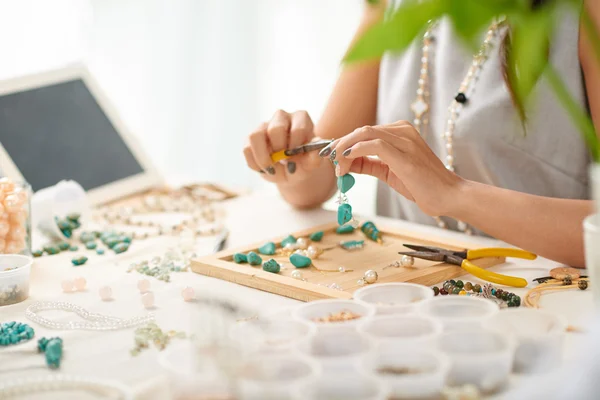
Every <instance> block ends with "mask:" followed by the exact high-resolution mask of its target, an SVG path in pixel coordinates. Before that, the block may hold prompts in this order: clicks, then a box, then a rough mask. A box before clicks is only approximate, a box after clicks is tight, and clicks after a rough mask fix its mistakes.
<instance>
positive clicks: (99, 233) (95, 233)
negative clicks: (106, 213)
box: [92, 231, 102, 239]
mask: <svg viewBox="0 0 600 400" xmlns="http://www.w3.org/2000/svg"><path fill="white" fill-rule="evenodd" d="M92 233H93V234H94V236H96V239H98V238H99V237H100V236H101V235H102V232H100V231H93V232H92Z"/></svg>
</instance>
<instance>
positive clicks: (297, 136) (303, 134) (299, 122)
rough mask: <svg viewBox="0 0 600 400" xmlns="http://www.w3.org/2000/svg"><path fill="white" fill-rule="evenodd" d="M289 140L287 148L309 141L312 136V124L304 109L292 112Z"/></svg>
mask: <svg viewBox="0 0 600 400" xmlns="http://www.w3.org/2000/svg"><path fill="white" fill-rule="evenodd" d="M291 120H292V121H291V128H290V140H289V144H288V148H290V149H291V148H294V147H297V146H300V145H303V144H305V143H308V142H310V140H311V139H312V138H313V137H314V133H313V131H314V125H313V122H312V120H311V119H310V116H309V115H308V113H307V112H306V111H296V112H295V113H293V114H292V118H291Z"/></svg>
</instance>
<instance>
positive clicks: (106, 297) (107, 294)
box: [98, 286, 112, 301]
mask: <svg viewBox="0 0 600 400" xmlns="http://www.w3.org/2000/svg"><path fill="white" fill-rule="evenodd" d="M98 294H99V295H100V298H101V299H102V301H110V300H111V299H112V289H111V288H110V286H102V287H101V288H100V290H98Z"/></svg>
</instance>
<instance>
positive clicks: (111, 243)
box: [104, 236, 122, 250]
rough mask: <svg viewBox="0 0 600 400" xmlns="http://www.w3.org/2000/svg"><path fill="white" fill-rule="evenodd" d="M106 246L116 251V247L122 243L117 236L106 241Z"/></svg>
mask: <svg viewBox="0 0 600 400" xmlns="http://www.w3.org/2000/svg"><path fill="white" fill-rule="evenodd" d="M104 244H105V245H107V246H108V247H110V248H111V249H113V250H114V247H116V246H117V245H119V244H122V243H121V241H120V240H119V238H118V237H116V236H115V237H111V238H108V239H106V241H105V242H104Z"/></svg>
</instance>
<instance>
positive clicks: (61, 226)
mask: <svg viewBox="0 0 600 400" xmlns="http://www.w3.org/2000/svg"><path fill="white" fill-rule="evenodd" d="M57 224H58V228H59V229H61V230H62V229H69V230H70V229H71V224H70V223H69V221H65V220H59V221H58V222H57Z"/></svg>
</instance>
